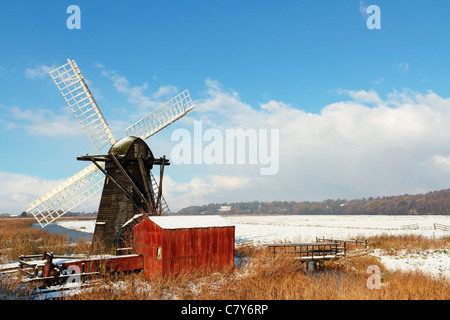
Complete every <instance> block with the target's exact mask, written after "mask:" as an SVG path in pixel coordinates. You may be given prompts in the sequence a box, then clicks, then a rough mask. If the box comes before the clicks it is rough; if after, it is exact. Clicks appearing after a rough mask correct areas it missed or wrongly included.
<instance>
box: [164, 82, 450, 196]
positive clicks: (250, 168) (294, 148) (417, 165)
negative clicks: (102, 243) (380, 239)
mask: <svg viewBox="0 0 450 320" xmlns="http://www.w3.org/2000/svg"><path fill="white" fill-rule="evenodd" d="M205 84H206V89H205V97H204V98H203V99H200V100H197V101H196V104H197V108H196V111H195V112H194V113H192V114H190V116H189V117H191V118H194V119H196V120H203V130H204V131H205V130H207V129H208V128H217V129H219V130H222V132H224V130H225V129H228V128H229V129H233V128H242V129H247V128H256V129H257V128H267V129H269V128H277V129H279V130H280V145H279V150H280V170H279V172H278V174H276V175H274V176H267V177H263V176H260V175H259V170H254V169H255V168H254V167H255V166H254V165H239V166H238V165H222V166H220V165H215V166H214V167H212V166H207V165H203V166H202V167H201V169H199V168H198V167H195V166H196V165H194V164H193V165H191V166H192V167H189V165H185V169H184V171H186V172H189V171H190V168H192V169H194V168H195V169H196V170H195V172H196V173H195V174H196V176H195V178H192V180H191V181H190V185H189V187H188V186H187V185H186V184H185V185H184V186H185V187H184V189H182V190H179V192H180V193H182V192H185V194H183V195H179V196H181V198H183V199H188V200H189V203H192V204H194V203H195V204H204V203H208V202H212V201H218V202H233V201H253V200H261V201H270V199H272V200H276V199H278V200H299V201H300V200H323V199H326V198H338V197H341V198H347V199H349V198H359V197H367V196H378V195H393V194H405V193H417V192H424V191H429V190H435V189H441V188H447V187H448V182H447V181H450V171H449V170H448V169H446V168H447V167H444V166H443V164H445V163H446V161H447V160H448V158H449V156H450V132H449V131H448V124H449V123H450V99H445V98H442V97H440V96H438V95H437V94H435V93H434V92H432V91H429V92H427V93H425V94H421V93H417V92H413V91H410V90H404V91H401V92H397V91H394V92H392V93H390V94H388V95H387V98H384V99H383V98H381V97H380V96H379V94H378V93H377V92H376V91H375V90H359V91H353V90H341V91H340V92H341V93H344V94H346V95H348V96H349V97H350V99H349V100H344V101H337V102H335V103H332V104H329V105H327V106H324V107H323V108H322V110H321V112H320V113H319V114H315V113H309V112H305V111H304V110H300V109H296V108H294V107H292V106H291V105H289V104H288V103H285V102H282V101H274V100H271V101H268V102H266V103H262V104H260V105H259V108H258V107H253V106H251V105H249V104H247V103H245V102H244V101H242V99H241V98H240V97H239V94H238V93H237V92H234V91H233V90H229V89H226V88H224V87H223V86H222V85H221V84H220V83H218V82H217V81H213V80H210V79H208V80H207V81H206V83H205ZM443 159H444V160H445V161H444V160H443ZM197 166H199V165H197ZM212 172H213V174H214V175H215V176H217V177H223V180H220V179H219V180H212V179H210V178H207V177H210V176H211V174H212ZM227 176H232V177H238V178H240V179H242V180H241V181H245V183H243V184H242V186H245V187H244V188H240V187H237V188H231V189H230V188H228V187H227V179H226V177H227ZM431 176H432V177H439V179H431V178H430V177H431ZM172 178H173V179H174V180H176V177H175V176H174V177H172ZM233 179H234V178H230V181H233ZM179 187H180V186H177V188H179ZM166 191H167V189H166ZM176 199H180V197H178V196H177V198H176ZM177 201H178V200H177ZM169 205H170V204H169Z"/></svg>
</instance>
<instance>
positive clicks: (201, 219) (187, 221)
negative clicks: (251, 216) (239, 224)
mask: <svg viewBox="0 0 450 320" xmlns="http://www.w3.org/2000/svg"><path fill="white" fill-rule="evenodd" d="M149 219H150V220H151V221H153V222H154V223H156V224H157V225H158V226H160V227H161V228H163V229H189V228H210V227H232V226H234V225H233V224H231V223H230V222H229V221H227V220H225V219H224V218H222V217H221V216H151V217H149Z"/></svg>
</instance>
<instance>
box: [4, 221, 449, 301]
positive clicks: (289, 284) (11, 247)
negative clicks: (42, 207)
mask: <svg viewBox="0 0 450 320" xmlns="http://www.w3.org/2000/svg"><path fill="white" fill-rule="evenodd" d="M32 223H34V220H32V219H2V221H0V262H1V261H2V260H3V262H5V261H10V260H17V258H18V256H19V255H21V254H41V253H42V252H43V251H52V252H54V253H58V254H67V253H88V252H89V248H90V246H89V243H88V242H85V241H79V242H78V243H77V245H76V246H70V245H69V242H68V239H67V237H65V236H60V235H52V234H49V233H47V232H44V231H42V230H40V229H34V228H30V227H29V226H30V225H31V224H32ZM368 243H369V245H370V246H371V247H373V248H380V249H383V250H385V251H386V252H390V253H395V252H397V251H399V250H405V249H406V250H416V249H417V248H419V249H422V250H427V249H448V247H449V243H450V237H445V238H440V239H427V238H425V237H420V236H413V235H411V236H386V235H383V236H376V237H371V238H369V239H368ZM236 254H237V256H239V257H240V258H243V259H248V263H247V264H246V265H245V266H243V267H236V268H233V269H228V270H222V271H220V272H200V271H198V272H190V273H183V274H179V275H174V276H166V277H164V278H156V279H152V280H146V279H145V278H144V276H143V273H133V274H117V275H106V276H103V277H101V278H100V279H99V280H98V281H99V284H98V285H96V286H95V287H92V288H90V289H89V290H84V291H82V292H81V293H79V294H77V295H74V296H69V297H66V298H65V299H74V300H89V299H94V300H115V299H122V300H127V299H128V300H144V299H197V300H208V299H214V300H407V299H420V300H424V299H430V300H450V286H449V281H448V280H445V279H443V278H440V279H436V278H432V277H431V276H427V275H425V274H423V273H420V272H409V273H405V272H387V271H386V270H385V268H384V266H383V265H382V264H381V263H380V262H379V260H378V259H377V258H375V257H371V256H366V257H358V258H356V257H355V258H348V259H343V260H341V261H340V263H339V264H337V263H333V262H327V263H326V265H325V267H326V268H325V269H324V270H322V271H318V272H313V273H311V272H305V270H304V268H303V266H302V265H301V264H299V263H298V262H295V261H294V260H293V259H290V258H282V257H280V258H273V257H272V256H271V255H269V254H268V251H267V250H266V249H265V248H242V249H239V250H237V251H236ZM373 265H375V266H378V267H379V268H380V271H381V276H382V279H381V283H383V284H385V285H384V286H381V287H379V289H369V288H368V286H367V283H368V279H369V277H370V276H371V273H368V272H367V268H368V267H369V266H373ZM19 289H20V290H19ZM21 290H23V288H20V287H19V286H18V285H17V284H14V283H12V282H8V281H6V280H5V281H3V280H2V281H0V295H1V294H2V292H6V294H9V296H10V297H11V296H14V295H15V294H17V295H19V294H23V291H21ZM25 295H26V294H25Z"/></svg>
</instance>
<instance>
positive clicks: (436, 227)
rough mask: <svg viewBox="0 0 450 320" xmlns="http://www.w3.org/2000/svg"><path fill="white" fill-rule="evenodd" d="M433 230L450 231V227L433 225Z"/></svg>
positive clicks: (439, 224)
mask: <svg viewBox="0 0 450 320" xmlns="http://www.w3.org/2000/svg"><path fill="white" fill-rule="evenodd" d="M433 226H434V230H442V231H450V226H447V225H445V224H441V223H435V224H434V225H433Z"/></svg>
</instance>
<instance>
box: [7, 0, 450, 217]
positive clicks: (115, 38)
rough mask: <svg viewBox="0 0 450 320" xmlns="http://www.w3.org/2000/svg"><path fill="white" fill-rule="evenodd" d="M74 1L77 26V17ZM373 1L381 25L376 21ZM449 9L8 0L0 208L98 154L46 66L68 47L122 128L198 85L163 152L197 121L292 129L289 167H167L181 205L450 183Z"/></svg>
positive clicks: (159, 140) (284, 154) (15, 206)
mask: <svg viewBox="0 0 450 320" xmlns="http://www.w3.org/2000/svg"><path fill="white" fill-rule="evenodd" d="M71 4H75V5H78V6H79V7H80V9H81V29H80V30H69V29H68V28H67V27H66V20H67V19H68V17H69V16H70V14H67V13H66V9H67V7H68V6H69V5H71ZM372 4H375V5H378V6H379V8H380V10H381V29H379V30H369V29H368V28H367V26H366V20H367V19H368V17H369V15H368V14H366V13H365V12H364V11H365V10H364V8H366V7H368V6H369V5H372ZM449 12H450V3H449V2H448V1H443V0H442V1H438V0H436V1H432V2H429V1H428V2H426V1H400V0H397V1H375V0H373V1H371V0H364V1H360V0H346V1H300V0H295V1H288V0H278V1H272V0H264V1H261V0H258V1H256V0H245V1H244V0H239V1H236V0H231V1H212V0H205V1H197V0H190V1H129V2H125V1H120V2H119V1H45V2H36V1H2V2H1V4H0V30H2V31H1V32H0V43H1V50H0V84H1V90H0V137H1V138H0V146H1V149H2V155H3V156H2V157H1V159H0V176H1V178H2V180H3V181H4V184H3V187H2V188H0V200H1V203H0V212H3V211H6V212H11V213H20V212H21V211H23V208H24V206H25V205H26V204H27V203H28V202H29V201H32V200H34V199H35V198H37V197H39V196H40V194H41V193H42V192H45V191H47V190H46V189H49V188H51V187H52V186H53V185H55V184H56V183H57V182H61V181H63V180H64V179H66V178H68V177H70V176H71V175H73V174H75V173H76V172H78V171H79V170H81V169H82V168H84V166H85V165H86V163H83V162H78V161H76V160H75V158H76V157H77V156H80V155H84V154H86V153H95V150H94V148H93V147H92V146H91V144H90V142H89V140H88V138H87V137H86V136H85V135H84V133H83V132H82V131H81V129H80V128H79V126H78V124H77V122H76V120H75V119H74V117H73V115H72V114H71V111H70V110H69V109H68V107H67V106H66V105H65V102H64V100H63V98H62V97H61V95H60V94H59V92H58V90H57V89H56V87H55V86H54V84H53V83H52V81H51V78H50V76H49V75H48V70H50V69H51V68H55V67H57V66H60V65H62V64H64V63H65V62H66V59H67V58H70V59H75V60H76V62H77V64H78V65H79V67H80V69H81V71H82V72H83V75H84V76H85V78H86V79H87V80H88V81H89V86H90V88H91V90H92V92H93V94H94V96H95V98H96V100H97V102H98V104H99V106H100V108H101V109H102V111H103V113H104V115H105V117H106V119H107V121H108V122H109V124H110V125H111V127H112V129H113V131H114V133H115V134H116V136H117V137H118V138H120V137H122V136H124V133H123V130H124V129H125V128H126V127H127V126H128V125H130V124H132V123H133V122H135V121H137V120H139V119H140V118H142V117H143V116H144V115H146V114H147V113H148V112H150V111H151V110H153V109H154V108H156V107H157V106H159V104H160V103H162V102H164V101H166V100H168V99H170V98H171V97H172V96H174V95H175V94H177V93H178V92H181V91H182V90H184V89H189V91H190V93H191V96H192V98H193V99H194V100H195V101H196V103H197V109H196V111H195V112H193V113H191V114H190V115H189V116H188V118H186V119H183V120H182V121H179V122H177V123H176V124H174V125H172V126H170V127H168V128H166V129H165V130H164V131H163V132H161V133H158V134H157V135H155V136H154V137H151V138H150V139H149V140H148V141H147V142H148V143H149V145H150V147H151V148H152V150H153V151H154V153H155V154H157V155H160V154H161V155H162V154H167V155H168V156H169V155H170V153H171V150H172V149H173V147H174V145H175V144H176V143H175V142H173V141H171V140H170V138H171V133H172V132H173V131H174V130H176V129H177V128H187V129H189V130H191V131H192V123H193V121H194V120H196V121H200V120H201V121H203V123H205V128H206V127H212V128H213V127H215V128H220V129H222V130H225V129H226V128H277V129H279V130H280V139H281V143H280V158H281V160H280V171H279V173H278V174H277V175H274V176H269V177H261V176H259V175H258V174H257V172H259V171H258V170H256V169H257V168H254V167H255V166H252V165H248V166H245V165H244V166H230V165H228V166H225V165H222V166H221V165H209V166H208V165H173V166H172V167H170V169H168V170H167V172H166V173H167V175H168V183H167V189H166V191H167V193H168V195H167V198H168V202H169V205H170V201H172V203H173V202H175V205H174V206H175V209H180V208H181V207H183V206H185V205H193V204H205V203H208V202H212V201H217V202H233V201H253V200H260V201H266V200H267V201H271V200H296V201H302V200H321V199H326V198H336V197H341V198H347V199H351V198H357V197H363V196H364V197H369V196H379V195H390V194H404V193H414V192H426V191H430V190H435V189H440V188H447V186H448V184H447V181H448V180H446V178H449V170H448V164H450V158H448V157H449V156H450V150H449V147H447V145H448V144H447V142H449V141H447V138H448V134H447V133H446V128H447V127H448V126H447V127H446V124H445V123H446V122H445V121H446V120H450V119H448V118H447V111H446V110H447V109H446V108H447V107H448V108H450V106H449V100H448V99H449V97H450V86H449V85H448V84H449V83H450V70H449V69H450V63H449V62H448V56H449V51H450V41H448V36H449V34H450V23H449V21H448V14H449ZM206 124H207V125H206ZM345 128H347V129H348V130H350V128H354V130H355V131H353V132H348V133H346V132H344V131H345V130H344V129H345ZM343 130H344V131H343ZM412 137H414V139H412ZM357 138H360V139H362V140H361V141H360V140H355V139H357ZM364 139H365V143H364V141H363V140H364ZM372 139H373V140H372ZM370 145H372V146H376V148H374V147H372V148H370ZM337 146H339V147H340V148H339V149H337ZM335 148H336V149H335ZM378 157H379V158H378ZM170 188H171V189H170ZM95 206H96V204H95V203H94V202H92V203H91V204H90V205H89V206H86V210H90V209H92V208H94V209H95Z"/></svg>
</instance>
